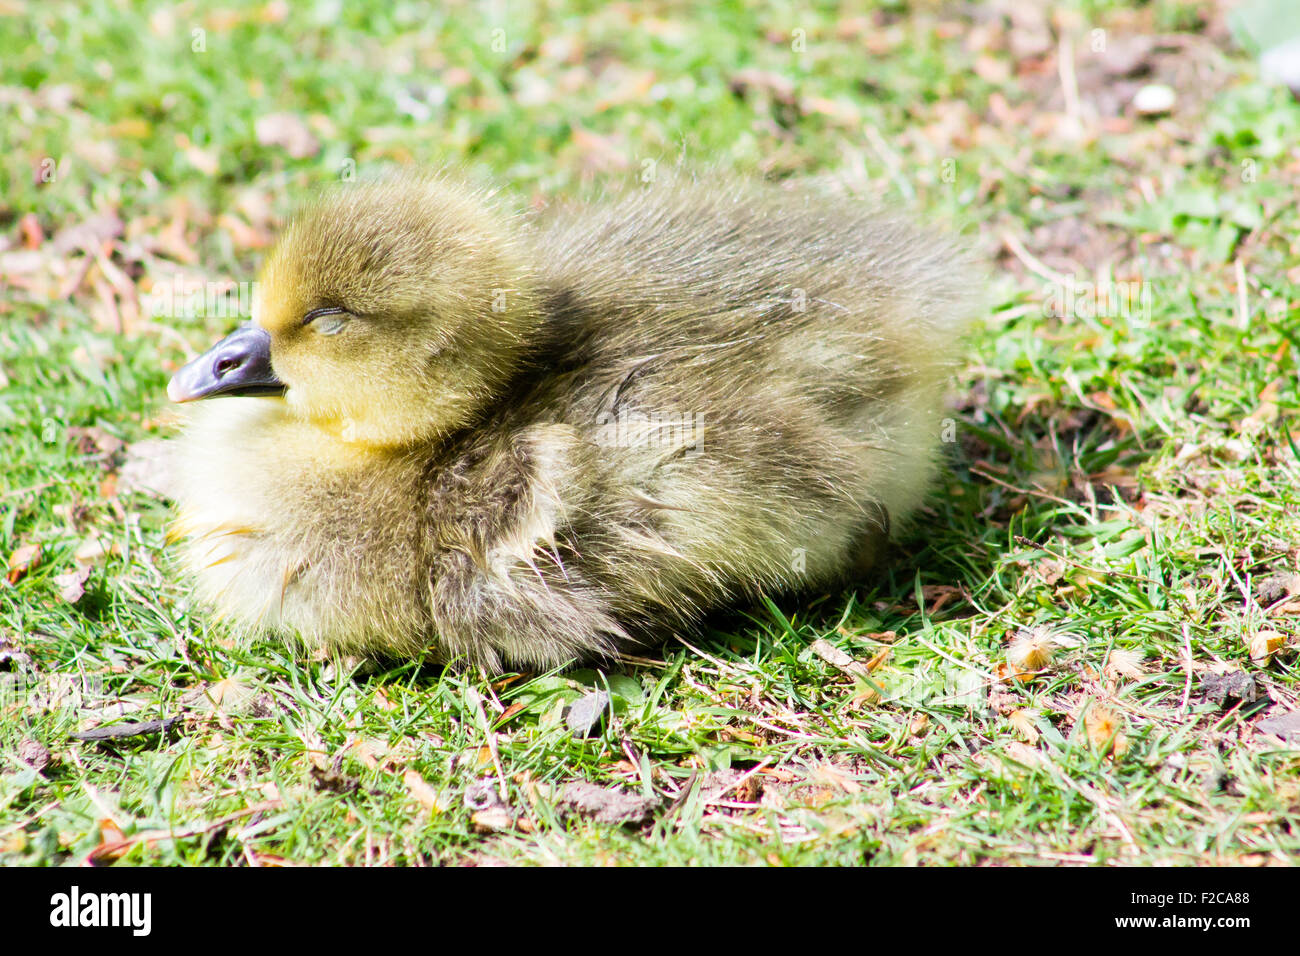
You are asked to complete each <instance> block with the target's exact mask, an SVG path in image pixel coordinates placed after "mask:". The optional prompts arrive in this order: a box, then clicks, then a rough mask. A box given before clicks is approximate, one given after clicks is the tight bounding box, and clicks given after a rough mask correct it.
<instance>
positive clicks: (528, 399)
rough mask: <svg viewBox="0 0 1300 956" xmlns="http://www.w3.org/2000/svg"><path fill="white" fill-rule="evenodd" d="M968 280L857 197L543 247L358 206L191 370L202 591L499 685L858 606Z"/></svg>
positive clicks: (612, 229) (192, 540) (717, 193)
mask: <svg viewBox="0 0 1300 956" xmlns="http://www.w3.org/2000/svg"><path fill="white" fill-rule="evenodd" d="M966 281H967V280H966V276H965V273H964V271H963V268H962V267H961V257H960V256H959V255H958V254H957V252H956V251H955V249H954V247H953V246H951V245H950V244H948V243H946V242H943V241H939V240H936V239H935V238H933V237H927V236H923V235H920V234H918V233H916V232H914V231H912V230H911V229H910V228H908V227H907V226H905V225H903V224H901V223H900V222H897V221H895V220H893V219H891V218H888V217H882V216H879V215H877V214H873V213H871V212H868V211H865V210H864V209H862V208H860V207H859V206H858V205H857V204H855V203H852V202H846V201H830V200H824V199H817V198H812V197H808V196H800V195H795V194H792V193H788V192H783V191H780V190H777V189H775V188H769V187H755V188H734V187H733V188H718V187H715V186H709V185H707V184H690V183H678V184H669V185H658V186H655V187H653V188H650V189H647V190H645V191H643V192H639V193H637V194H635V195H632V196H630V197H625V198H623V199H616V200H612V201H606V202H601V203H596V204H594V205H587V206H579V207H573V208H568V209H561V210H559V211H552V212H551V213H550V214H548V215H545V216H543V217H541V219H540V221H536V222H532V223H523V222H512V221H511V220H509V219H508V218H507V217H503V216H501V215H500V214H498V213H496V212H495V211H494V210H493V208H492V207H491V206H490V205H489V204H488V203H487V202H486V200H485V198H484V197H482V196H479V195H477V194H475V193H473V192H471V191H468V190H465V189H463V188H459V187H457V186H455V185H454V184H452V183H451V182H450V181H448V180H446V179H443V178H439V177H430V176H426V175H413V174H402V175H397V176H394V177H391V178H389V179H386V180H383V181H379V182H374V183H369V184H355V183H350V184H342V185H339V186H336V187H334V188H333V189H331V190H329V191H327V192H326V193H325V194H324V195H322V196H321V197H320V198H318V199H317V200H316V201H314V202H312V203H310V204H309V205H307V206H306V207H305V208H304V209H303V210H302V211H301V212H300V213H299V214H298V215H297V217H296V218H295V219H294V220H293V221H292V222H291V223H290V224H289V226H288V227H287V228H286V230H285V231H284V233H283V235H282V236H281V238H280V239H279V242H278V244H277V245H276V246H275V248H274V249H273V250H272V252H271V253H270V255H269V257H268V259H267V261H266V262H265V265H264V267H263V271H262V273H261V278H260V282H259V284H258V286H257V291H256V295H255V299H254V303H255V304H254V309H253V323H252V324H251V325H247V326H243V327H241V328H239V329H237V330H236V331H235V332H233V333H232V334H231V335H230V336H228V337H227V338H225V339H223V340H222V341H221V342H219V343H218V344H217V345H216V346H214V347H213V348H212V349H211V350H210V351H208V352H207V353H206V354H205V355H203V356H201V357H200V358H198V359H196V360H194V361H193V362H191V363H190V364H189V365H187V366H185V368H183V369H182V370H181V371H180V372H178V373H177V374H176V376H175V378H174V379H173V380H172V382H171V384H170V385H169V387H168V394H169V395H170V397H171V398H172V399H173V400H175V401H178V402H191V401H194V400H196V399H205V398H212V397H216V396H231V397H228V398H225V399H224V400H222V401H205V402H199V403H197V404H196V405H195V406H192V412H191V414H189V416H188V420H187V423H186V425H185V427H184V430H183V432H182V434H181V436H180V437H179V438H178V439H177V441H176V444H175V449H176V458H177V461H176V464H177V467H176V468H175V472H176V474H177V478H178V488H177V491H176V497H177V499H178V503H179V515H178V519H177V523H176V527H175V529H174V533H175V534H176V535H177V536H178V537H179V538H183V539H184V544H183V546H182V558H183V564H184V565H185V566H186V568H187V569H188V570H189V572H191V573H192V575H193V576H194V578H195V579H196V581H197V591H198V595H199V596H200V598H201V599H202V600H203V601H205V602H206V603H208V604H209V605H211V606H213V607H214V608H215V609H216V610H217V611H219V612H220V613H221V614H222V615H223V616H224V617H226V618H228V619H231V620H232V621H233V622H234V623H235V624H237V625H239V626H240V627H241V628H242V629H244V630H246V631H250V632H258V631H269V632H275V633H279V634H281V635H283V636H285V637H287V638H291V639H298V640H301V641H302V642H305V644H306V645H308V646H310V647H325V648H328V649H331V650H335V651H339V652H344V653H372V654H373V653H378V654H386V655H424V654H432V655H433V656H435V657H438V658H441V659H445V660H452V659H457V658H459V659H464V660H468V661H470V662H473V663H476V664H480V665H482V666H484V667H486V668H488V669H490V670H498V669H500V668H503V667H507V666H508V667H522V668H529V667H549V666H552V665H556V664H559V663H562V662H565V661H569V660H572V659H574V658H590V657H594V656H602V655H608V654H611V653H613V652H616V651H617V650H619V649H620V648H628V647H629V646H631V645H633V644H635V643H637V642H643V641H646V640H649V639H652V638H653V637H655V636H657V635H662V634H663V633H666V632H668V631H670V630H671V629H676V628H689V627H690V626H691V625H693V624H695V623H697V622H698V621H699V619H700V618H701V617H702V615H703V614H705V613H706V612H707V611H709V610H710V609H712V608H716V607H719V606H722V605H726V604H729V603H732V602H736V601H742V600H746V599H750V598H752V597H754V596H755V595H757V594H758V593H760V592H773V591H789V590H805V589H808V588H812V587H821V586H824V585H829V584H833V583H835V582H838V581H842V580H846V579H852V578H853V577H854V576H856V575H858V574H860V573H861V572H862V571H863V570H865V569H866V568H867V567H868V566H869V565H870V564H871V563H872V561H873V560H874V559H875V557H876V556H877V554H878V553H879V550H880V548H881V546H882V545H883V543H884V542H885V541H886V540H887V539H888V535H889V531H890V525H891V522H897V521H898V520H899V519H900V518H903V517H905V516H906V515H907V514H908V513H909V512H911V511H913V510H914V508H915V507H916V506H917V504H918V503H919V502H920V501H921V498H922V495H923V493H924V491H925V488H926V485H927V482H928V480H929V477H930V475H931V472H932V466H933V461H934V458H935V450H936V448H937V447H938V444H939V431H940V422H939V416H940V413H941V394H942V390H943V382H944V379H945V376H946V372H947V366H948V362H949V359H950V357H951V356H952V354H953V351H954V347H955V345H956V340H957V338H958V329H959V325H960V324H961V321H962V319H963V318H964V317H965V316H966V315H967V314H968V313H969V311H970V289H969V287H968V285H967V284H966Z"/></svg>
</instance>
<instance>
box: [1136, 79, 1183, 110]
mask: <svg viewBox="0 0 1300 956" xmlns="http://www.w3.org/2000/svg"><path fill="white" fill-rule="evenodd" d="M1177 100H1178V94H1177V93H1175V92H1174V89H1173V87H1171V86H1165V85H1164V84H1163V83H1150V84H1148V85H1146V86H1144V87H1142V89H1140V90H1138V91H1137V93H1136V94H1135V95H1134V97H1133V108H1134V109H1135V110H1137V111H1138V113H1140V114H1141V115H1142V116H1159V115H1161V114H1162V113H1168V112H1169V111H1170V110H1172V109H1173V108H1174V103H1175V102H1177Z"/></svg>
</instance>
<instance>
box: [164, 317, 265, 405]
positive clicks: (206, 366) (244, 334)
mask: <svg viewBox="0 0 1300 956" xmlns="http://www.w3.org/2000/svg"><path fill="white" fill-rule="evenodd" d="M283 394H284V383H283V382H282V381H280V380H279V379H278V378H276V377H275V372H274V371H273V370H272V368H271V336H270V335H268V334H267V332H266V330H265V329H259V328H258V327H257V326H255V325H241V326H240V327H239V328H237V329H235V331H233V332H231V333H230V334H229V335H227V336H226V337H225V338H224V339H222V340H221V341H220V342H218V343H217V344H216V345H214V346H212V348H210V349H208V350H207V351H206V352H204V353H203V354H202V355H200V356H199V357H198V358H196V359H195V360H194V361H193V362H190V363H189V364H188V365H186V366H185V367H184V368H183V369H181V370H180V371H179V372H177V373H176V374H175V375H174V376H173V377H172V380H171V381H170V382H168V383H167V397H168V398H170V399H171V400H172V401H173V402H192V401H195V400H197V399H200V398H213V397H214V396H217V395H283Z"/></svg>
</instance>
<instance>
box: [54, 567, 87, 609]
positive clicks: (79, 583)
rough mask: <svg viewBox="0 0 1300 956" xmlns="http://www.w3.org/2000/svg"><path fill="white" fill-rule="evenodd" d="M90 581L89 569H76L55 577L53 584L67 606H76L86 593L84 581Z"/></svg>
mask: <svg viewBox="0 0 1300 956" xmlns="http://www.w3.org/2000/svg"><path fill="white" fill-rule="evenodd" d="M89 579H90V568H85V567H82V568H77V569H76V570H73V571H66V572H64V573H63V574H58V575H55V577H54V583H55V585H56V586H57V587H58V589H59V597H61V598H63V600H64V601H66V602H67V603H69V604H76V603H77V602H78V601H80V600H81V597H82V595H84V594H85V593H86V581H88V580H89Z"/></svg>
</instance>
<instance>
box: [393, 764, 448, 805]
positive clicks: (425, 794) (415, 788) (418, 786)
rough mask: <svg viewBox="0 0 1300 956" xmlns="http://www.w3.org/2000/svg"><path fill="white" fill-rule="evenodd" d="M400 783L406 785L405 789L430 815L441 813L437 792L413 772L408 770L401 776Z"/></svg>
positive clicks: (440, 802)
mask: <svg viewBox="0 0 1300 956" xmlns="http://www.w3.org/2000/svg"><path fill="white" fill-rule="evenodd" d="M402 782H403V783H405V784H406V789H407V790H408V791H410V794H411V796H413V797H414V798H415V799H416V801H417V802H418V803H419V804H420V805H421V806H422V807H424V808H425V809H426V810H428V811H429V812H430V813H442V811H443V805H442V801H441V800H439V799H438V792H437V791H436V790H434V789H433V787H431V786H429V784H428V783H426V782H425V779H424V778H423V777H421V776H420V774H419V773H418V772H417V771H415V770H408V771H406V773H404V774H402Z"/></svg>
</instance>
